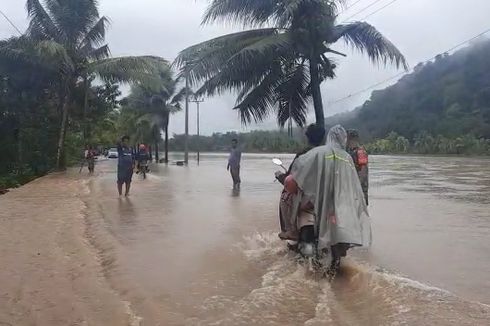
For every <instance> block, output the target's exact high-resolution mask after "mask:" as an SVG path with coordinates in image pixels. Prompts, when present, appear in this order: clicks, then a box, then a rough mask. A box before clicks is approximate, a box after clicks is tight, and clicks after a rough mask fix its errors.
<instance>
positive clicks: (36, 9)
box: [26, 0, 63, 41]
mask: <svg viewBox="0 0 490 326" xmlns="http://www.w3.org/2000/svg"><path fill="white" fill-rule="evenodd" d="M26 8H27V14H28V15H29V19H30V22H29V27H28V29H27V35H29V36H30V37H32V38H34V39H55V40H58V41H61V40H62V36H63V33H62V31H61V30H60V29H59V28H58V26H57V25H56V24H55V22H54V21H53V18H52V17H51V16H50V15H49V14H48V12H47V11H46V10H45V8H44V7H43V5H42V4H41V2H40V1H39V0H27V3H26Z"/></svg>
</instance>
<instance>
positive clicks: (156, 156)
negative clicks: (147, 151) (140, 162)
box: [155, 138, 160, 163]
mask: <svg viewBox="0 0 490 326" xmlns="http://www.w3.org/2000/svg"><path fill="white" fill-rule="evenodd" d="M155 162H157V163H160V155H159V154H158V139H157V138H155Z"/></svg>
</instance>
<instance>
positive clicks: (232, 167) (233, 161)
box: [226, 139, 242, 190]
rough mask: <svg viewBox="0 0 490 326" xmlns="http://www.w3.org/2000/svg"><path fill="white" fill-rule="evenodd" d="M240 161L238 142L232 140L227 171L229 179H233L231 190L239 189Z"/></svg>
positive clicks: (240, 153)
mask: <svg viewBox="0 0 490 326" xmlns="http://www.w3.org/2000/svg"><path fill="white" fill-rule="evenodd" d="M241 160H242V152H241V151H240V149H239V148H238V140H237V139H233V140H232V141H231V152H230V156H229V157H228V166H227V168H226V169H227V170H228V171H230V174H231V178H232V179H233V189H235V190H237V189H240V183H241V182H242V180H241V179H240V161H241Z"/></svg>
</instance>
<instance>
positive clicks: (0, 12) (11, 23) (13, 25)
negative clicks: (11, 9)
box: [0, 10, 22, 35]
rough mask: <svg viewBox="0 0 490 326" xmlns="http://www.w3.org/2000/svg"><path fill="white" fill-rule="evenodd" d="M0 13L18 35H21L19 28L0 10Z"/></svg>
mask: <svg viewBox="0 0 490 326" xmlns="http://www.w3.org/2000/svg"><path fill="white" fill-rule="evenodd" d="M0 14H1V15H2V16H3V17H4V18H5V19H6V20H7V21H8V22H9V24H10V25H12V27H13V28H14V29H15V30H16V31H17V32H18V33H19V35H22V32H21V31H20V29H18V28H17V26H15V24H14V22H13V21H11V20H10V19H9V18H8V17H7V15H6V14H5V13H4V12H3V11H2V10H0Z"/></svg>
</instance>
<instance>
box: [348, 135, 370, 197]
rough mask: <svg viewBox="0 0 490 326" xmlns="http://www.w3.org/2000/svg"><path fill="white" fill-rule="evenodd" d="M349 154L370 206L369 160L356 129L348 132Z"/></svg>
mask: <svg viewBox="0 0 490 326" xmlns="http://www.w3.org/2000/svg"><path fill="white" fill-rule="evenodd" d="M347 152H348V153H349V154H350V156H351V157H352V161H354V165H355V167H356V171H357V175H358V176H359V181H360V182H361V187H362V192H363V193H364V199H365V200H366V205H369V166H368V164H369V159H368V154H367V151H366V149H365V148H364V146H362V145H361V142H360V137H359V131H357V130H355V129H350V130H347Z"/></svg>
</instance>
